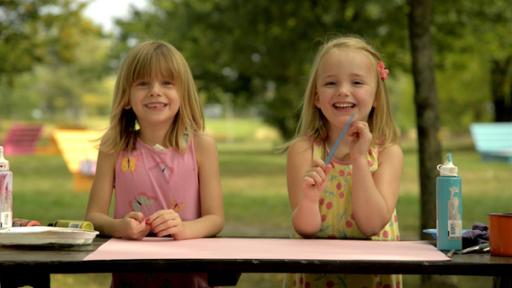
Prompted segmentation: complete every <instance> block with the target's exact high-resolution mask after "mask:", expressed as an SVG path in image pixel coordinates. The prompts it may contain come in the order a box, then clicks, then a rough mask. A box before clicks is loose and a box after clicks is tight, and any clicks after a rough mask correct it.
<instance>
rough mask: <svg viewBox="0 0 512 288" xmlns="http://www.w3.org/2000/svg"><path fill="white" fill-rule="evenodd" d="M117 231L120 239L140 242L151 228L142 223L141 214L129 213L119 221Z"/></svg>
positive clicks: (142, 217)
mask: <svg viewBox="0 0 512 288" xmlns="http://www.w3.org/2000/svg"><path fill="white" fill-rule="evenodd" d="M118 229H119V231H120V233H119V235H121V238H126V239H134V240H140V239H142V238H144V237H145V236H146V235H147V234H148V233H149V231H150V229H151V227H150V226H149V225H147V224H146V222H145V221H144V215H143V214H142V213H141V212H133V211H132V212H130V213H128V214H126V215H125V216H124V217H123V218H121V219H119V225H118Z"/></svg>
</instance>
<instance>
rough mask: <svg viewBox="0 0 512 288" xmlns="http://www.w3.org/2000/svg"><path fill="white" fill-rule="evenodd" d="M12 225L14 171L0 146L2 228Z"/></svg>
mask: <svg viewBox="0 0 512 288" xmlns="http://www.w3.org/2000/svg"><path fill="white" fill-rule="evenodd" d="M11 227H12V172H11V171H10V170H9V161H7V160H6V159H5V157H4V147H2V146H0V229H5V228H11Z"/></svg>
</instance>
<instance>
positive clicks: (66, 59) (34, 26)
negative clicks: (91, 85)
mask: <svg viewBox="0 0 512 288" xmlns="http://www.w3.org/2000/svg"><path fill="white" fill-rule="evenodd" d="M85 5H87V3H86V2H83V1H80V2H79V1H72V0H44V1H35V0H20V1H2V2H1V5H0V39H1V41H0V86H3V87H4V89H2V92H0V98H1V99H2V106H1V107H2V108H0V109H2V110H1V112H2V115H4V116H21V117H26V115H27V113H30V111H31V110H32V109H34V108H36V107H39V108H42V109H43V110H46V112H50V113H56V111H55V109H53V108H57V107H60V108H62V109H71V110H75V112H74V113H73V115H80V114H81V113H77V111H78V110H80V106H81V104H82V103H81V95H80V93H79V92H78V91H79V90H80V89H84V87H87V86H85V85H84V84H86V83H88V82H90V81H92V80H94V81H97V80H98V78H99V77H100V76H103V75H104V73H103V72H104V69H103V68H101V67H104V66H105V65H99V64H103V63H99V61H101V59H105V58H106V53H104V54H105V57H103V58H100V57H97V56H98V53H100V52H99V51H105V49H103V50H102V49H99V47H101V46H102V45H101V42H100V41H99V40H96V39H99V38H100V36H101V35H100V32H101V31H100V29H99V28H98V27H96V26H94V25H93V24H92V23H91V21H89V20H88V19H85V18H84V17H83V16H82V10H83V8H84V7H85ZM92 45H95V46H92ZM103 47H105V45H104V44H103ZM86 49H87V51H86ZM98 59H99V60H98ZM40 65H44V67H40V69H38V73H40V74H33V75H39V76H38V77H39V78H38V79H44V82H40V81H38V80H37V79H33V80H32V81H31V82H28V84H25V83H27V82H26V81H27V79H28V78H31V77H32V78H33V77H34V76H29V75H27V74H26V73H32V72H34V71H35V70H34V68H35V67H37V66H40ZM43 71H44V72H43ZM41 72H43V73H41ZM57 77H60V78H57ZM78 79H80V80H78ZM17 82H20V83H23V84H25V85H24V86H26V87H22V88H23V90H24V93H23V94H21V93H20V92H19V91H18V90H19V89H18V88H17V87H16V83H17ZM37 83H43V84H42V85H43V86H40V88H42V89H41V90H39V91H35V90H34V88H36V86H38V85H37ZM58 86H60V88H57V87H58ZM64 87H67V88H65V89H64ZM29 91H32V94H33V95H35V96H34V97H32V100H33V101H31V102H30V103H33V105H34V106H32V107H27V106H24V105H22V103H19V102H21V100H20V99H26V98H27V97H30V96H29V95H27V94H29V93H30V92H29ZM19 94H20V96H21V98H20V97H18V98H15V97H14V96H16V95H19ZM36 97H37V98H39V99H38V100H37V101H36V100H35V99H36ZM41 102H42V104H41ZM57 103H62V104H57ZM25 104H26V103H25ZM59 105H60V106H59Z"/></svg>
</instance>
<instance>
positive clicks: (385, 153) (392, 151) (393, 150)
mask: <svg viewBox="0 0 512 288" xmlns="http://www.w3.org/2000/svg"><path fill="white" fill-rule="evenodd" d="M375 150H376V151H375V152H376V154H377V157H378V158H379V162H380V161H382V160H384V161H385V160H386V159H392V160H394V161H396V160H400V159H403V157H404V153H403V151H402V148H401V147H400V145H398V144H389V145H385V146H377V147H376V149H375Z"/></svg>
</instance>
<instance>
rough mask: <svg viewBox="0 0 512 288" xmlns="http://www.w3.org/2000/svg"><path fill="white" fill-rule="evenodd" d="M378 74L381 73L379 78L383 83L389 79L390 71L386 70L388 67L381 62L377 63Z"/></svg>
mask: <svg viewBox="0 0 512 288" xmlns="http://www.w3.org/2000/svg"><path fill="white" fill-rule="evenodd" d="M377 72H379V76H380V79H381V80H382V81H384V80H386V79H388V75H389V70H388V69H386V65H384V62H382V61H379V62H378V63H377Z"/></svg>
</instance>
